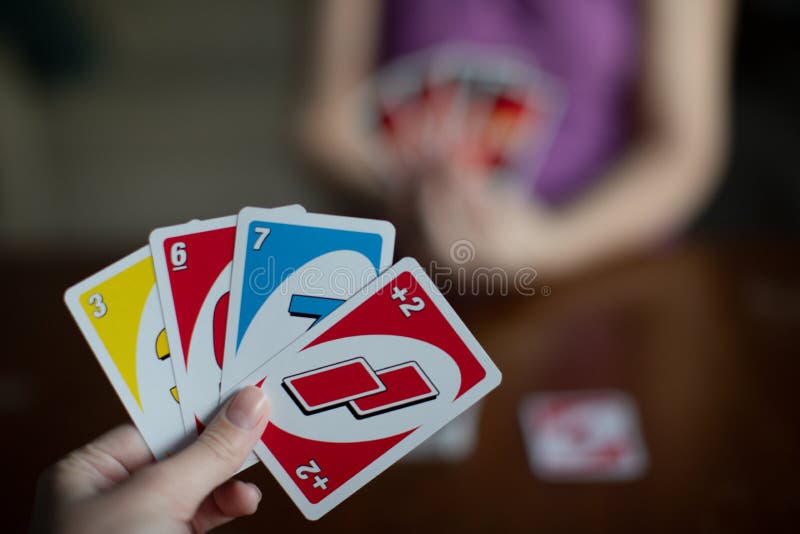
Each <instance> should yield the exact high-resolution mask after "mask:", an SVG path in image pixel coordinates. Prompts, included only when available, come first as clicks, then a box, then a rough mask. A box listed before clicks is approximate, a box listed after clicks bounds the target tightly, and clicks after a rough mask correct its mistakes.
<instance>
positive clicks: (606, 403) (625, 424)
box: [519, 390, 648, 482]
mask: <svg viewBox="0 0 800 534" xmlns="http://www.w3.org/2000/svg"><path fill="white" fill-rule="evenodd" d="M519 418H520V425H521V427H522V435H523V438H524V441H525V448H526V452H527V457H528V463H529V464H530V467H531V470H532V471H533V473H534V474H535V475H536V476H537V477H538V478H541V479H542V480H546V481H552V482H591V481H597V482H600V481H630V480H635V479H637V478H640V477H641V476H643V475H644V473H645V472H646V470H647V465H648V456H647V450H646V448H645V444H644V440H643V438H642V433H641V428H640V424H639V415H638V410H637V408H636V403H635V401H634V400H633V399H632V398H631V397H630V396H629V395H627V394H626V393H624V392H622V391H616V390H598V391H566V392H553V393H538V394H531V395H529V396H527V397H525V398H524V399H523V400H522V402H521V403H520V406H519Z"/></svg>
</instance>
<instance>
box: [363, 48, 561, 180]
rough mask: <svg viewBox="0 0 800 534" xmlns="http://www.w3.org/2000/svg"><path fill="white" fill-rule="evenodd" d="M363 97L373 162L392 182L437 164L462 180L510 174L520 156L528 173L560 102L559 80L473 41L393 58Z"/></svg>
mask: <svg viewBox="0 0 800 534" xmlns="http://www.w3.org/2000/svg"><path fill="white" fill-rule="evenodd" d="M362 94H363V95H364V96H363V100H365V109H366V117H367V119H366V120H367V124H366V129H367V130H368V131H369V132H374V133H373V134H372V135H371V136H370V137H372V138H374V139H376V140H377V141H376V142H375V143H373V148H374V152H375V154H376V156H375V157H374V158H373V160H374V162H375V165H376V168H377V170H378V172H379V173H381V174H382V175H386V176H388V177H390V178H393V179H396V178H401V179H402V178H404V177H408V176H413V175H416V174H424V173H425V172H426V171H427V170H428V169H430V168H432V169H436V168H439V167H447V168H450V169H451V170H452V171H455V172H456V174H459V175H463V176H466V177H481V178H485V179H487V180H488V179H513V178H515V177H516V174H517V173H519V172H521V169H520V168H519V164H520V160H521V158H520V156H522V155H523V154H524V156H525V167H526V170H525V172H528V173H530V172H534V171H535V167H536V165H535V163H536V161H535V160H541V158H542V157H543V156H544V154H545V153H546V151H547V149H548V147H549V143H550V140H551V137H552V135H553V133H554V131H555V128H556V126H557V124H558V122H559V120H560V117H561V109H562V105H563V103H562V98H561V94H560V91H559V86H558V84H557V83H556V82H555V81H554V80H553V79H551V78H550V77H549V76H547V75H546V74H544V73H543V72H542V71H541V70H539V69H538V68H536V66H535V65H534V64H532V63H531V62H530V61H525V60H523V59H522V58H520V57H519V56H518V55H516V54H515V53H514V51H511V50H506V49H500V48H493V47H478V46H476V45H457V44H451V45H447V46H443V47H438V48H435V49H432V50H426V51H422V52H417V53H415V54H411V55H409V56H406V57H402V58H399V59H397V60H395V61H393V62H392V63H390V64H388V65H386V66H385V67H384V68H383V69H382V70H380V71H379V72H378V73H377V75H376V76H375V78H374V80H373V81H372V82H370V83H369V84H368V87H367V89H366V90H365V91H363V93H362ZM374 134H377V135H374ZM532 163H533V164H532ZM532 178H533V177H531V176H526V179H532Z"/></svg>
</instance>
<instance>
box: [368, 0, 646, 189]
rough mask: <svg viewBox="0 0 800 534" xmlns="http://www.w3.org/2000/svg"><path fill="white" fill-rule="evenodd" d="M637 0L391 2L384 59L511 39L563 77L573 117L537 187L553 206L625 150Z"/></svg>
mask: <svg viewBox="0 0 800 534" xmlns="http://www.w3.org/2000/svg"><path fill="white" fill-rule="evenodd" d="M636 6H637V3H636V0H386V1H385V7H384V24H383V36H382V39H383V42H382V57H383V58H384V60H390V59H392V58H395V57H398V56H402V55H405V54H408V53H411V52H414V51H418V50H422V49H426V48H430V47H433V46H435V45H441V44H445V43H447V42H468V43H475V44H488V45H493V46H497V45H500V46H510V47H514V48H517V49H519V50H521V51H522V52H523V53H525V54H529V55H530V57H531V61H532V62H535V64H536V66H537V68H539V69H541V70H543V71H544V72H546V73H547V74H548V75H550V76H552V77H554V78H555V79H556V81H557V82H558V84H559V86H560V88H561V90H562V92H563V94H562V100H563V105H564V110H563V115H562V119H561V122H560V124H559V125H558V128H557V130H556V132H555V135H554V137H553V141H552V146H550V148H549V149H548V151H547V153H546V154H545V155H544V160H543V161H541V162H540V165H541V166H538V165H537V168H536V169H535V168H534V167H533V163H534V162H532V161H531V162H529V163H528V164H526V163H525V161H524V157H523V162H522V168H523V171H524V172H523V173H524V174H525V177H526V180H527V184H528V185H530V187H531V188H532V190H533V191H535V193H536V194H537V196H539V197H540V198H542V199H543V200H545V201H546V202H548V203H550V204H556V203H559V202H561V201H565V200H568V199H570V198H571V197H573V196H575V195H576V194H577V193H578V192H579V191H580V190H581V189H582V188H583V187H584V186H586V185H587V184H589V183H590V182H591V181H592V180H593V179H595V178H597V177H598V176H599V175H600V174H601V173H602V172H603V171H604V170H605V169H606V168H607V167H608V165H609V164H610V163H611V162H612V161H613V160H614V159H615V157H617V155H618V154H619V152H620V151H621V149H622V148H623V144H624V143H625V141H626V138H627V130H628V122H629V121H628V118H629V117H628V115H629V105H628V101H629V96H630V93H631V89H632V86H633V83H634V80H635V75H636V66H637V50H638V46H637V45H638V44H639V43H638V32H637V29H638V23H639V13H638V9H637V7H636Z"/></svg>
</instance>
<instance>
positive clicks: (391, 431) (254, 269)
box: [65, 206, 501, 519]
mask: <svg viewBox="0 0 800 534" xmlns="http://www.w3.org/2000/svg"><path fill="white" fill-rule="evenodd" d="M394 236H395V232H394V227H393V226H392V225H391V224H390V223H388V222H386V221H378V220H369V219H357V218H352V217H340V216H333V215H319V214H309V213H305V211H304V209H303V208H302V207H301V206H286V207H281V208H273V209H261V208H244V209H243V210H242V211H241V212H240V214H239V215H238V216H229V217H221V218H218V219H210V220H205V221H192V222H189V223H186V224H180V225H176V226H171V227H165V228H160V229H157V230H155V231H153V233H152V234H151V236H150V246H149V247H144V248H142V249H140V250H138V251H136V252H134V253H133V254H130V255H129V256H127V257H125V258H123V259H122V260H120V261H118V262H116V263H114V264H113V265H111V266H109V267H108V268H106V269H104V270H102V271H100V272H99V273H97V274H95V275H93V276H91V277H89V278H88V279H86V280H84V281H83V282H80V283H78V284H76V285H75V286H73V287H71V288H70V289H68V290H67V292H66V294H65V301H66V303H67V306H68V308H69V310H70V312H71V313H72V315H73V317H74V319H75V321H76V322H77V323H78V326H79V328H80V329H81V331H82V333H83V334H84V336H85V337H86V339H87V341H88V342H89V345H90V347H91V348H92V350H93V352H94V353H95V356H96V357H97V359H98V361H99V362H100V364H101V367H102V368H103V370H104V371H105V373H106V375H107V376H108V378H109V381H110V382H111V384H112V386H113V387H114V389H115V390H116V391H117V394H118V395H119V397H120V399H121V400H122V402H123V404H124V405H125V408H126V409H127V411H128V413H129V415H130V416H131V418H132V419H133V421H134V423H135V424H136V426H137V427H138V428H139V429H140V431H141V432H142V434H143V436H144V438H145V441H146V442H147V444H148V446H149V447H150V449H151V451H152V452H153V454H154V456H155V457H156V458H157V459H160V458H163V457H165V456H167V455H169V454H171V453H172V452H175V451H177V450H178V449H179V448H181V447H182V446H184V445H185V444H186V443H187V442H188V441H191V440H192V439H194V438H195V437H196V436H197V434H198V433H200V432H202V431H203V429H204V426H205V424H206V423H207V422H209V421H210V419H211V417H212V416H213V415H214V414H215V412H216V411H217V410H218V408H219V406H220V405H221V403H222V402H223V401H224V400H226V399H227V398H228V397H229V396H231V395H232V394H233V393H235V392H236V391H238V390H239V389H241V388H242V387H244V386H246V385H250V384H256V385H259V386H260V387H262V388H263V389H264V390H265V391H266V392H267V394H268V396H269V397H270V401H271V403H272V406H273V408H272V416H271V417H272V420H271V421H270V423H269V425H268V426H267V429H266V430H265V432H264V435H263V436H262V439H261V442H260V443H258V444H257V447H256V450H255V453H256V454H257V455H258V459H260V460H261V461H262V462H263V463H264V464H265V465H266V466H267V468H268V469H269V470H270V472H271V473H272V474H273V476H275V478H276V479H277V480H278V481H279V483H280V484H281V485H282V486H283V488H284V489H285V490H286V492H287V493H288V494H289V496H290V497H291V498H292V499H293V500H294V501H295V503H296V504H297V505H298V507H299V508H300V509H301V511H302V512H303V514H304V515H306V517H308V518H309V519H316V518H318V517H320V516H322V515H323V514H324V513H326V512H327V511H329V510H330V509H332V508H333V507H334V506H336V505H337V504H339V503H341V502H342V501H343V500H344V499H346V498H347V497H348V496H350V495H351V494H352V493H353V492H355V491H356V490H357V489H359V488H360V487H362V486H363V485H364V484H366V483H367V482H368V481H369V480H371V479H372V478H374V477H375V476H377V475H378V474H380V472H382V471H383V470H385V469H386V468H388V467H389V466H390V465H391V464H392V463H394V462H395V461H397V460H398V459H400V458H401V457H402V456H404V455H405V454H407V453H408V452H410V451H411V450H412V449H413V448H415V447H416V446H417V445H419V444H420V443H421V442H422V441H423V440H425V439H426V438H428V437H429V436H430V435H431V434H433V433H434V432H435V431H436V430H438V429H439V428H441V427H442V426H443V425H445V424H446V423H447V422H449V421H451V420H452V419H454V418H455V417H456V416H458V415H459V414H460V413H462V412H463V411H464V410H466V409H467V408H469V407H470V406H472V405H473V404H475V403H476V402H477V401H478V400H480V399H481V398H482V397H483V396H485V395H486V394H487V393H488V392H489V391H490V390H492V389H493V388H495V387H496V386H497V385H498V384H499V383H500V378H501V377H500V373H499V371H498V370H497V368H496V367H495V366H494V364H493V363H492V362H491V360H490V359H489V357H488V355H487V354H486V353H485V351H483V349H482V348H481V347H480V345H479V344H478V342H477V341H476V340H475V338H474V337H473V336H472V335H471V334H470V333H469V331H468V330H467V329H466V327H465V326H464V324H463V323H462V322H461V320H460V319H459V318H458V316H457V315H456V314H455V312H454V311H453V310H452V308H451V307H450V306H449V304H448V303H447V301H446V300H445V299H444V297H443V296H442V295H441V294H440V293H439V291H438V290H437V289H436V287H435V286H434V284H433V282H432V281H431V280H430V279H429V278H428V277H427V276H426V275H425V273H424V272H423V271H422V268H421V267H420V266H419V264H417V263H416V262H415V261H414V260H411V259H405V260H402V261H401V262H399V263H397V264H396V265H394V266H392V256H393V250H394ZM151 252H152V256H151ZM254 461H255V457H252V458H251V459H250V460H249V461H248V462H247V463H246V464H245V466H243V467H247V466H249V465H250V464H251V463H253V462H254ZM198 468H202V466H198Z"/></svg>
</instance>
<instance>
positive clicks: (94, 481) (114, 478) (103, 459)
mask: <svg viewBox="0 0 800 534" xmlns="http://www.w3.org/2000/svg"><path fill="white" fill-rule="evenodd" d="M152 462H153V455H152V454H151V452H150V449H148V448H147V444H146V443H145V441H144V439H143V438H142V435H141V434H140V433H139V431H138V430H136V428H134V427H133V425H131V424H125V425H121V426H119V427H117V428H115V429H113V430H110V431H108V432H106V433H105V434H103V435H102V436H100V437H98V438H97V439H95V440H94V441H92V442H91V443H88V444H86V445H84V446H83V447H81V448H80V449H77V450H75V451H73V452H72V453H70V454H69V455H67V456H66V457H65V458H64V459H62V460H61V461H59V462H58V463H57V464H56V465H54V466H53V467H52V468H51V469H49V470H48V471H47V472H46V473H45V474H44V475H43V477H42V480H41V483H42V484H49V485H51V486H52V487H53V489H55V490H56V491H61V490H68V492H69V495H70V496H71V497H75V498H80V497H82V496H84V495H87V494H91V493H95V492H97V491H102V490H104V489H108V488H110V487H112V486H114V485H115V484H117V483H119V482H120V481H122V480H124V479H126V478H128V477H129V476H130V475H131V473H133V472H134V471H137V470H139V469H140V468H142V467H143V466H145V465H147V464H150V463H152Z"/></svg>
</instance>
